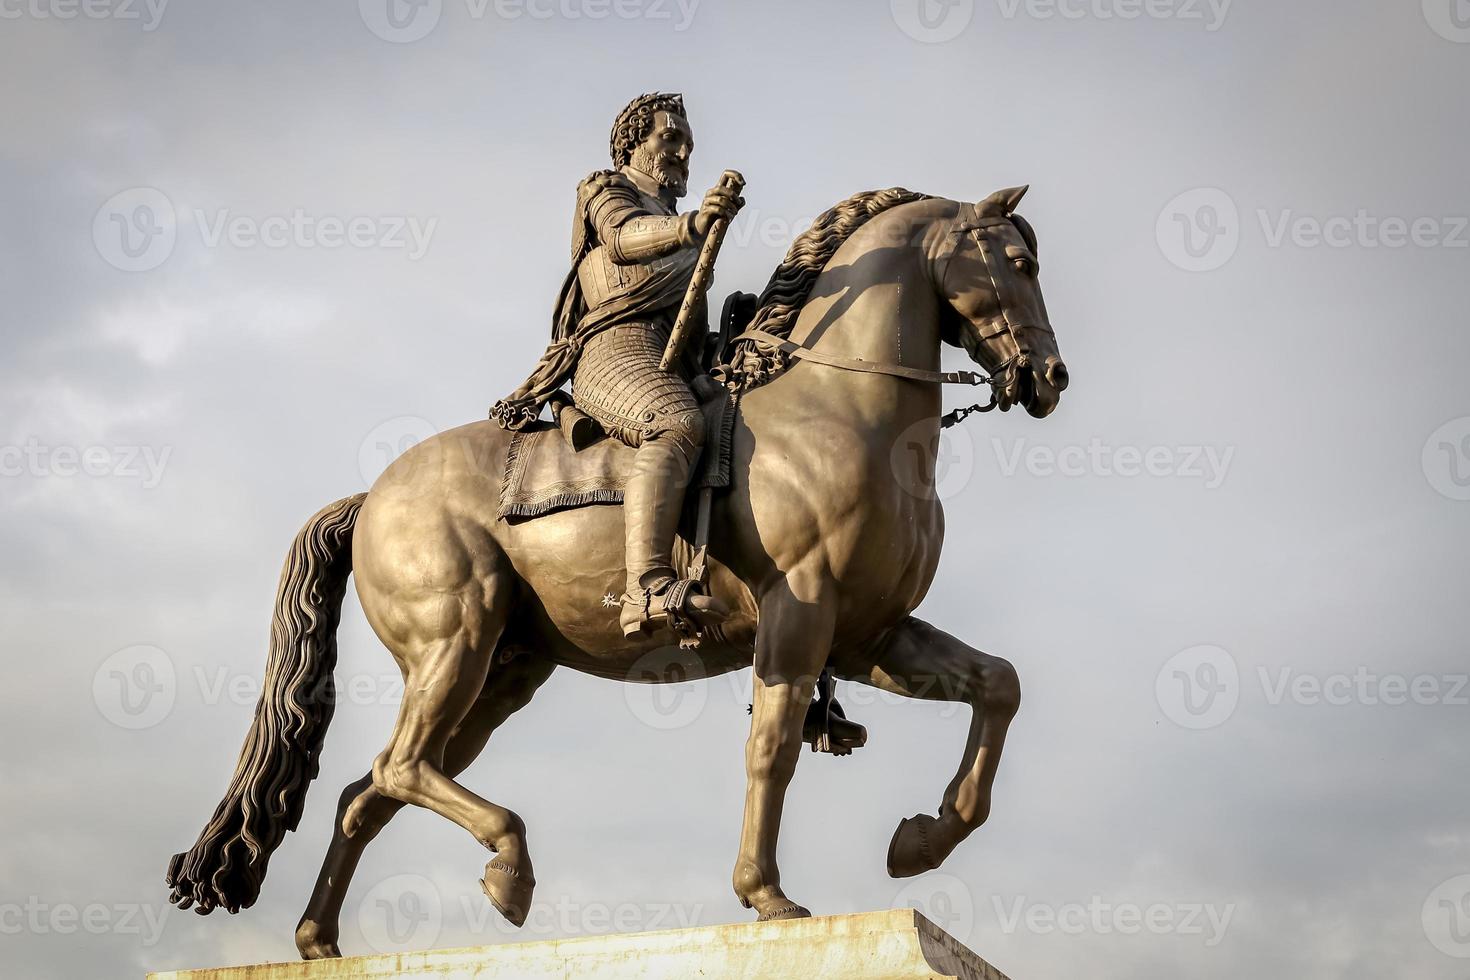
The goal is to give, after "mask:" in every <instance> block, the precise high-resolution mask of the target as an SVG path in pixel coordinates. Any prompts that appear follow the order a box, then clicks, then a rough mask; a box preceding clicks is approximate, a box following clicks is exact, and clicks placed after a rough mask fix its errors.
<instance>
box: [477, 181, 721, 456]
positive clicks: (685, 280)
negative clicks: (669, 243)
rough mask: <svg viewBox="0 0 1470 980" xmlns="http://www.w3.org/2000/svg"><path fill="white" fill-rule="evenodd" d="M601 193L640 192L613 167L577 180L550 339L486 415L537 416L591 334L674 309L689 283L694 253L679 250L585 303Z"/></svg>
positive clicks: (514, 424) (506, 423) (505, 423)
mask: <svg viewBox="0 0 1470 980" xmlns="http://www.w3.org/2000/svg"><path fill="white" fill-rule="evenodd" d="M604 193H610V194H628V195H631V196H632V197H633V199H634V200H635V201H636V200H637V195H638V191H637V188H635V187H634V186H633V184H632V182H631V181H629V180H628V178H626V177H624V176H623V175H622V174H620V173H618V172H617V171H615V170H600V171H597V172H595V173H593V174H592V175H591V176H589V177H588V178H587V179H586V180H584V181H582V182H581V183H580V184H578V185H577V208H576V211H575V213H574V214H573V216H572V267H571V270H570V271H568V272H567V276H566V279H564V280H563V281H562V285H561V291H560V293H559V294H558V295H557V299H556V309H555V310H554V312H553V313H552V318H551V344H550V345H549V346H548V347H547V348H546V353H545V354H543V355H541V360H540V361H539V362H537V364H536V367H535V369H534V370H533V371H532V372H531V376H530V377H529V378H527V379H526V380H525V382H524V383H522V384H521V386H520V387H519V388H517V389H516V390H515V391H513V392H511V393H510V394H509V395H507V396H506V397H505V398H503V399H501V400H500V401H498V402H496V403H495V406H494V407H493V408H492V409H491V410H490V417H491V418H493V419H494V420H495V421H497V422H499V423H500V424H501V426H502V427H504V428H507V429H520V428H523V427H524V426H526V425H529V424H530V423H531V422H534V421H535V420H536V418H537V417H538V416H540V414H541V406H542V405H544V404H545V403H546V400H547V399H548V398H550V397H551V394H552V393H553V392H555V391H556V390H557V389H559V388H560V387H561V386H562V385H563V384H565V383H566V382H567V379H569V378H570V377H571V376H572V373H573V372H574V371H575V370H576V368H577V359H578V357H580V356H581V353H582V348H583V346H585V345H586V343H587V341H588V340H589V339H590V338H591V337H592V336H594V335H595V334H597V333H599V332H600V331H602V330H606V329H607V328H608V327H611V326H615V325H617V324H619V323H623V322H626V321H628V320H630V319H635V318H637V317H638V316H639V315H640V314H644V313H646V312H647V311H650V310H660V309H666V308H668V307H671V306H672V307H675V308H677V307H678V305H679V303H680V301H681V300H682V299H683V297H684V293H685V291H686V290H687V288H688V286H689V278H690V276H691V274H692V273H693V270H694V265H695V263H696V262H697V261H698V254H697V252H696V251H695V250H693V249H681V250H680V251H678V252H676V253H674V254H673V255H671V256H669V261H666V262H665V263H662V264H661V268H659V269H658V270H656V271H655V272H653V274H651V275H649V276H648V277H646V278H642V279H639V280H638V281H637V282H634V283H632V284H631V285H629V286H627V287H625V288H623V289H622V290H620V291H618V292H615V293H613V294H612V295H610V296H609V297H608V298H607V300H606V301H604V302H603V303H601V304H599V305H598V307H597V308H596V309H593V310H589V309H588V308H587V302H586V299H585V297H584V296H583V295H582V286H581V282H580V280H579V279H578V276H577V269H578V266H580V265H581V263H582V260H583V259H584V258H586V257H587V253H588V252H590V251H592V249H593V248H595V247H596V245H597V230H596V229H595V228H593V227H592V223H591V219H590V213H591V211H590V207H591V204H592V202H593V201H594V200H595V199H596V198H597V197H598V196H599V195H601V194H604Z"/></svg>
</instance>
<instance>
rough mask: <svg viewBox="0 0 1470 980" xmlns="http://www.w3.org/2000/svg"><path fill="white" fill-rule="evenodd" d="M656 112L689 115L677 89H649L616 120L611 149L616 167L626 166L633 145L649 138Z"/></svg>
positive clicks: (609, 145) (625, 107)
mask: <svg viewBox="0 0 1470 980" xmlns="http://www.w3.org/2000/svg"><path fill="white" fill-rule="evenodd" d="M656 112H671V113H673V114H675V115H677V116H684V117H685V118H686V119H687V118H688V116H686V115H685V113H684V96H682V95H680V94H679V93H677V92H649V93H647V94H645V95H640V96H638V98H636V99H634V100H633V101H632V102H629V103H628V104H627V105H626V106H624V107H623V111H622V112H620V113H618V121H617V122H615V123H613V128H612V138H611V139H609V140H608V150H609V151H610V152H611V153H612V160H613V166H614V167H622V166H626V165H627V163H628V161H629V160H631V159H632V158H633V148H634V147H636V146H637V145H638V144H639V143H642V142H643V141H644V140H645V139H646V138H647V137H648V131H649V129H651V128H652V126H653V115H654V113H656Z"/></svg>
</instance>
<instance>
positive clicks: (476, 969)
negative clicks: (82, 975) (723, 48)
mask: <svg viewBox="0 0 1470 980" xmlns="http://www.w3.org/2000/svg"><path fill="white" fill-rule="evenodd" d="M149 977H150V978H151V980H346V978H354V980H357V978H386V977H423V978H436V980H438V978H454V980H491V978H514V980H553V978H554V980H574V978H575V980H593V978H595V980H631V978H640V980H688V978H696V977H697V978H700V980H748V978H766V977H771V978H787V977H790V978H800V980H808V978H811V980H825V978H834V980H835V978H840V980H918V978H931V977H932V978H940V977H957V978H962V980H1006V977H1005V975H1004V974H1003V973H1001V972H1000V971H999V970H997V969H996V968H995V967H993V966H991V965H990V964H988V963H986V962H985V961H984V960H982V959H981V958H980V957H978V956H976V955H975V954H974V953H972V952H971V951H970V950H969V949H967V948H966V947H965V946H964V945H963V944H961V943H960V941H959V940H957V939H955V938H954V937H953V936H951V935H949V934H948V933H947V932H945V931H944V930H942V929H940V928H939V927H938V926H936V925H935V924H934V923H932V922H930V921H929V920H928V919H926V918H924V917H923V916H922V915H920V914H919V913H918V912H915V911H914V910H912V909H895V910H893V911H888V912H867V913H864V914H861V915H829V916H821V917H818V918H812V919H792V920H789V921H786V922H752V923H746V924H742V925H731V926H707V927H703V928H698V929H675V930H669V931H666V932H642V933H632V934H628V935H611V936H588V937H583V938H578V939H555V940H547V941H543V942H532V943H506V944H503V945H499V946H476V947H471V948H467V949H439V950H430V951H427V952H422V953H394V954H389V955H383V956H349V957H345V958H343V959H337V960H316V961H314V962H311V963H301V962H297V963H264V964H261V965H258V966H233V967H224V968H221V969H217V970H185V971H181V972H178V973H151V974H149Z"/></svg>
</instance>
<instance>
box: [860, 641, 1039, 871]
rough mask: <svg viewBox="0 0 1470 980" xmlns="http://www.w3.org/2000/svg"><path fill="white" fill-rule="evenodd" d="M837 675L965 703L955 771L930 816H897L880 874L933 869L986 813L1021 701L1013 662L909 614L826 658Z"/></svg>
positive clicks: (914, 694)
mask: <svg viewBox="0 0 1470 980" xmlns="http://www.w3.org/2000/svg"><path fill="white" fill-rule="evenodd" d="M834 666H835V667H836V668H837V673H838V675H839V676H841V677H844V678H846V679H848V680H855V681H861V682H863V683H865V684H871V685H872V686H873V687H876V688H879V689H880V690H884V691H888V692H891V693H894V694H902V695H904V696H906V697H911V698H922V699H925V700H930V701H963V702H965V703H966V704H968V705H970V707H971V709H972V712H973V713H972V715H971V717H970V734H969V737H968V739H967V740H966V742H965V753H964V756H963V757H962V758H961V759H960V767H959V771H958V772H956V773H955V776H954V779H952V780H950V783H949V786H948V787H947V788H946V789H945V791H944V798H943V801H942V802H941V803H940V806H939V816H938V818H935V817H932V816H930V815H928V814H919V815H917V816H913V817H908V818H906V819H904V820H902V821H901V822H900V823H899V825H898V830H897V831H895V832H894V835H893V841H892V843H890V844H889V847H888V873H889V874H890V875H892V876H893V877H895V878H906V877H909V876H910V875H916V874H919V873H921V872H924V871H929V870H931V869H933V868H937V867H939V865H940V864H941V863H942V862H943V861H944V859H945V858H946V857H948V856H949V854H950V852H951V851H953V850H954V849H955V847H956V846H957V845H958V844H959V842H960V841H962V840H964V839H965V838H966V837H968V836H969V835H970V834H971V833H972V832H973V831H974V830H975V828H977V827H979V826H980V825H981V824H982V823H984V822H985V819H986V818H987V817H988V816H990V791H991V786H992V784H993V783H994V782H995V773H996V769H997V768H998V767H999V765H1000V753H1001V749H1002V748H1003V747H1004V745H1005V739H1006V729H1007V728H1008V727H1009V726H1010V723H1011V719H1012V718H1013V717H1015V714H1016V710H1017V709H1018V708H1019V707H1020V705H1021V685H1020V681H1019V680H1018V679H1017V677H1016V671H1015V668H1014V667H1012V666H1011V665H1010V663H1008V662H1007V661H1005V660H1002V659H1001V658H999V657H992V656H990V655H989V654H986V653H981V652H980V651H979V650H976V649H975V648H974V647H971V646H969V645H967V644H965V643H962V642H960V641H959V640H957V639H955V638H954V637H952V636H950V635H949V634H948V633H945V632H943V631H941V630H937V629H935V628H934V627H933V626H930V625H929V624H928V623H926V622H924V621H922V620H919V619H913V618H909V619H906V620H905V621H904V622H902V623H900V624H899V625H898V626H896V627H894V628H893V629H892V630H890V631H889V632H888V633H887V634H886V635H885V636H884V637H883V638H882V639H881V640H880V641H879V643H878V645H877V646H876V647H874V648H873V649H872V650H871V651H869V652H868V653H867V654H865V655H863V656H860V657H843V658H840V661H839V662H837V663H836V664H834Z"/></svg>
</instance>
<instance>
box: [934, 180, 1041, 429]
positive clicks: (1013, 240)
mask: <svg viewBox="0 0 1470 980" xmlns="http://www.w3.org/2000/svg"><path fill="white" fill-rule="evenodd" d="M1025 193H1026V188H1025V187H1012V188H1009V189H1007V190H1002V191H996V192H995V193H994V194H992V195H990V196H989V197H987V198H986V199H985V200H983V201H981V202H980V203H978V204H961V205H960V210H959V214H958V215H956V217H955V220H954V223H953V226H952V227H951V228H950V229H949V234H948V236H947V240H946V241H945V242H944V243H943V244H942V247H941V250H940V255H939V257H938V260H937V262H936V266H935V278H936V281H937V283H938V286H939V290H940V293H941V294H942V295H943V297H944V299H945V300H946V301H947V302H948V304H949V312H950V313H952V314H953V315H947V316H946V317H945V318H944V321H945V322H944V334H943V336H944V339H945V340H946V341H947V342H948V343H951V344H954V345H956V346H959V347H963V348H964V349H965V350H966V351H968V352H969V354H970V357H971V358H973V359H974V360H975V362H976V363H977V364H979V365H980V366H981V367H982V368H984V369H985V370H986V371H987V372H988V373H989V374H990V375H991V376H992V377H993V378H994V379H995V380H994V384H995V395H996V404H997V406H998V407H999V408H1000V409H1001V411H1006V410H1008V409H1009V408H1010V407H1011V406H1012V405H1016V404H1020V405H1022V406H1024V407H1025V409H1026V411H1027V412H1029V413H1031V414H1032V415H1033V416H1035V417H1036V418H1045V417H1046V416H1047V415H1050V414H1051V412H1052V410H1053V409H1055V408H1056V407H1057V402H1058V401H1059V400H1060V399H1061V395H1062V392H1063V391H1065V390H1066V387H1067V381H1068V379H1067V366H1066V365H1065V364H1063V363H1062V357H1061V354H1059V353H1058V352H1057V338H1056V334H1054V333H1052V329H1051V321H1050V320H1048V319H1047V315H1046V303H1045V301H1044V300H1043V299H1042V298H1041V284H1040V282H1039V281H1038V279H1037V273H1038V271H1039V269H1040V266H1039V265H1038V263H1037V260H1036V233H1035V232H1034V231H1032V229H1031V226H1030V225H1029V224H1027V223H1026V219H1024V218H1022V217H1021V216H1020V215H1018V214H1016V213H1015V211H1016V205H1017V204H1018V203H1020V200H1021V197H1022V196H1023V195H1024V194H1025Z"/></svg>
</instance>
